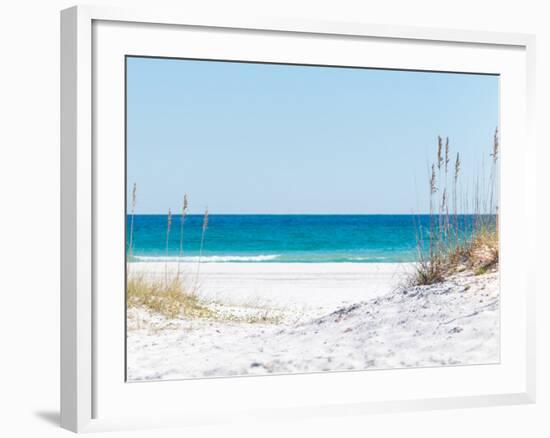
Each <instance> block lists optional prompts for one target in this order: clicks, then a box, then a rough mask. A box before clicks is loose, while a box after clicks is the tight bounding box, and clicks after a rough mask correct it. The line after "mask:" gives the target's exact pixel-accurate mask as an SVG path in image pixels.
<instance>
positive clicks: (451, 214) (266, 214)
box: [126, 211, 496, 216]
mask: <svg viewBox="0 0 550 438" xmlns="http://www.w3.org/2000/svg"><path fill="white" fill-rule="evenodd" d="M132 214H135V215H141V216H167V215H168V213H140V212H134V213H132V212H128V211H127V212H126V215H127V216H131V215H132ZM171 214H172V216H181V212H177V213H175V212H172V213H171ZM186 215H187V216H204V212H200V213H186ZM208 215H209V216H430V215H433V216H445V215H446V213H433V212H432V213H429V212H424V213H212V212H210V211H209V212H208ZM457 215H480V216H487V215H493V216H496V213H474V212H460V213H458V212H457ZM449 216H454V213H449Z"/></svg>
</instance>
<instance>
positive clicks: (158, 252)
mask: <svg viewBox="0 0 550 438" xmlns="http://www.w3.org/2000/svg"><path fill="white" fill-rule="evenodd" d="M472 218H473V216H460V217H459V221H460V223H461V224H462V228H465V225H467V224H468V223H469V222H471V221H472ZM131 221H132V218H131V216H130V215H129V216H128V217H127V250H128V248H129V234H130V228H131ZM202 221H203V217H202V216H200V215H188V216H186V218H185V222H184V229H183V233H184V234H183V256H182V258H181V260H182V261H196V260H197V257H198V255H199V250H200V241H201V235H202ZM418 226H421V227H424V228H427V227H429V216H417V215H210V216H209V220H208V228H207V230H206V233H205V236H204V246H203V252H202V259H201V260H202V261H203V262H262V263H270V262H285V263H295V262H306V263H325V262H331V263H334V262H348V263H349V262H351V263H394V262H410V261H414V260H415V258H416V254H417V235H418V233H417V229H418ZM166 228H167V216H166V215H135V216H134V225H133V251H132V257H131V261H165V260H169V261H177V260H178V258H179V251H180V216H177V215H174V216H172V227H171V231H170V235H169V240H168V250H167V248H166Z"/></svg>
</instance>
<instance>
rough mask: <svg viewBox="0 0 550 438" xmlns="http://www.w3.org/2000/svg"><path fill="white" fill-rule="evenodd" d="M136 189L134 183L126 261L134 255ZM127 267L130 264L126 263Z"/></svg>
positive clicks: (128, 267)
mask: <svg viewBox="0 0 550 438" xmlns="http://www.w3.org/2000/svg"><path fill="white" fill-rule="evenodd" d="M136 191H137V185H136V183H134V186H133V188H132V214H131V216H130V238H129V244H128V262H130V261H131V260H132V257H133V255H134V216H135V214H136ZM127 265H128V266H127V269H128V270H129V269H130V264H129V263H127Z"/></svg>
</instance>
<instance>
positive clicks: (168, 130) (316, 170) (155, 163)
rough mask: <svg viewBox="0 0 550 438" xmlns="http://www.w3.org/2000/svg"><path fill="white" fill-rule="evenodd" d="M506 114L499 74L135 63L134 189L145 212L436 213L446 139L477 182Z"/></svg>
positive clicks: (130, 83)
mask: <svg viewBox="0 0 550 438" xmlns="http://www.w3.org/2000/svg"><path fill="white" fill-rule="evenodd" d="M498 105H499V101H498V77H496V76H485V75H468V74H452V73H427V72H405V71H389V70H370V69H349V68H329V67H308V66H290V65H269V64H248V63H231V62H218V61H216V62H214V61H192V60H173V59H157V58H128V60H127V135H128V137H127V178H128V190H129V191H130V190H131V186H132V184H133V183H134V182H136V183H137V185H138V202H137V208H136V211H137V212H139V213H166V212H167V211H168V208H171V209H172V210H173V211H174V210H175V211H178V210H179V209H180V204H181V199H182V197H183V194H184V193H187V194H188V196H189V201H190V212H192V213H199V212H201V211H203V210H204V208H205V207H206V206H208V207H209V210H210V211H211V212H212V213H278V214H282V213H289V214H292V213H312V214H319V213H341V214H357V213H359V214H360V213H364V214H374V213H405V214H408V213H418V212H425V211H426V210H427V198H428V196H427V194H428V190H427V187H428V183H427V180H428V170H427V168H428V165H429V163H430V162H431V161H433V159H434V154H435V151H436V148H437V136H438V135H441V136H443V137H445V136H448V137H449V138H450V144H451V152H452V154H453V155H454V154H456V152H457V151H458V152H460V154H461V158H462V163H463V164H462V168H463V169H464V173H463V178H464V180H472V179H473V178H474V173H475V172H476V170H475V169H479V168H480V163H481V160H482V157H487V156H488V154H489V151H490V148H491V141H492V135H493V132H494V129H495V127H496V126H497V125H498ZM128 199H130V197H128Z"/></svg>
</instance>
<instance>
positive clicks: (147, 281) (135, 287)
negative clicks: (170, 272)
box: [126, 273, 216, 318]
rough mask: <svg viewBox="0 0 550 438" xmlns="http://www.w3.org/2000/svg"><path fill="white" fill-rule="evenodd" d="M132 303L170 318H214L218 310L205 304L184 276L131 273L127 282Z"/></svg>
mask: <svg viewBox="0 0 550 438" xmlns="http://www.w3.org/2000/svg"><path fill="white" fill-rule="evenodd" d="M126 287H127V305H128V307H145V308H146V309H148V310H151V311H153V312H157V313H160V314H161V315H164V316H166V317H168V318H175V317H187V318H214V317H215V316H216V313H215V312H214V311H213V310H211V309H209V308H208V307H207V306H206V305H205V304H203V303H202V302H201V301H200V299H199V298H198V295H197V293H196V291H194V290H189V289H188V288H187V287H186V285H185V282H184V280H183V278H182V277H181V276H177V275H176V276H174V277H173V278H170V279H168V280H167V279H156V278H149V277H146V276H145V275H144V274H141V273H140V274H133V275H130V276H129V278H128V282H127V286H126Z"/></svg>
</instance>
